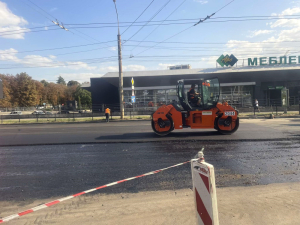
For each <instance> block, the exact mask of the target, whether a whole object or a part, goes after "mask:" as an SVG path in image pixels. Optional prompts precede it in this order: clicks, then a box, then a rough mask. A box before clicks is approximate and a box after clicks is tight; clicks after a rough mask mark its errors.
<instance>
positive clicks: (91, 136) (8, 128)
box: [0, 118, 300, 146]
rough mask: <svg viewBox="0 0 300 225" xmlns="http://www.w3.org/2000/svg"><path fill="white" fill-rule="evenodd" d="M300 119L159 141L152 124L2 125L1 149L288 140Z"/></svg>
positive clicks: (183, 133)
mask: <svg viewBox="0 0 300 225" xmlns="http://www.w3.org/2000/svg"><path fill="white" fill-rule="evenodd" d="M299 128H300V119H299V118H296V119H274V120H270V119H269V120H250V119H246V120H241V123H240V128H239V129H238V131H237V132H236V133H234V134H232V135H220V134H219V133H218V132H217V131H215V130H191V129H183V130H175V131H174V132H172V133H171V134H169V135H168V136H167V137H159V136H157V135H156V134H154V132H153V131H152V129H151V126H150V121H130V122H110V123H105V122H99V123H77V124H76V123H75V124H33V125H1V126H0V146H8V145H35V144H69V143H82V144H83V143H101V142H102V143H110V142H112V143H115V142H153V141H163V142H164V141H171V140H240V141H241V140H274V139H277V140H279V139H280V140H284V139H290V138H299V137H300V129H299Z"/></svg>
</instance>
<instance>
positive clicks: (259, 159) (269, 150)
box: [0, 139, 300, 201]
mask: <svg viewBox="0 0 300 225" xmlns="http://www.w3.org/2000/svg"><path fill="white" fill-rule="evenodd" d="M202 146H204V147H205V152H204V153H205V159H206V161H207V162H208V163H211V164H213V165H214V166H215V168H216V184H217V186H218V187H228V186H249V185H264V184H270V183H281V182H299V181H300V151H299V149H300V141H299V140H297V139H293V140H284V141H278V140H276V139H274V140H272V141H264V140H261V141H236V140H229V141H218V142H215V141H208V140H193V141H190V140H188V141H186V140H178V141H176V140H174V141H160V142H144V143H93V144H70V145H68V144H66V145H39V146H11V147H0V201H30V200H34V199H44V198H55V197H60V196H68V195H71V194H75V193H78V192H81V191H84V190H88V189H91V188H95V187H98V186H101V185H104V184H108V183H111V182H114V181H117V180H121V179H124V178H128V177H132V176H136V175H140V174H143V173H147V172H150V171H153V170H157V169H161V168H164V167H167V166H171V165H174V164H177V163H180V162H184V161H187V160H190V159H191V158H193V157H194V156H195V155H196V154H197V152H198V151H199V150H200V149H201V147H202ZM191 182H192V179H191V172H190V165H189V164H186V165H183V166H180V167H177V168H172V169H169V170H166V171H163V172H161V173H158V174H155V175H151V176H147V177H142V178H139V179H136V180H132V181H128V182H124V183H121V184H118V185H115V186H112V187H108V188H105V189H102V190H99V191H98V192H97V193H121V192H131V193H135V192H140V191H155V190H166V189H168V190H173V189H174V190H176V189H180V188H191V187H192V183H191Z"/></svg>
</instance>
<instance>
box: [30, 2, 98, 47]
mask: <svg viewBox="0 0 300 225" xmlns="http://www.w3.org/2000/svg"><path fill="white" fill-rule="evenodd" d="M27 1H29V2H30V3H31V4H33V5H34V6H36V7H37V8H38V9H40V10H41V11H42V12H43V13H41V12H40V11H38V10H36V9H35V8H33V7H31V6H29V5H28V4H26V3H25V2H24V3H25V4H26V5H28V6H29V7H30V8H32V9H34V10H35V11H37V12H39V13H40V14H41V15H43V16H44V17H46V18H47V19H48V20H50V21H51V22H52V23H54V24H55V25H57V26H59V27H60V28H61V29H63V30H66V31H70V30H69V29H67V28H66V27H65V26H64V25H63V23H62V22H59V21H58V20H57V18H56V17H54V16H52V15H51V14H50V13H48V12H47V11H45V10H44V9H43V8H41V7H40V6H38V5H37V4H35V3H34V2H32V1H31V0H27ZM45 14H47V16H46V15H45ZM48 16H50V17H52V18H54V19H50V18H49V17H48ZM74 30H76V31H77V32H79V33H81V34H83V35H85V36H88V37H89V38H92V37H90V36H89V35H86V34H84V33H83V32H81V31H78V30H77V29H76V28H74ZM70 32H71V33H72V34H74V35H77V36H79V37H81V38H83V39H85V40H87V41H90V40H88V39H87V38H85V37H83V36H81V35H78V34H75V33H73V32H72V31H70ZM92 39H93V38H92Z"/></svg>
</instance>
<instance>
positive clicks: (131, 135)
mask: <svg viewBox="0 0 300 225" xmlns="http://www.w3.org/2000/svg"><path fill="white" fill-rule="evenodd" d="M216 135H220V134H219V133H218V132H217V131H205V132H174V133H170V134H169V135H167V136H164V137H161V136H158V135H157V134H155V133H153V132H145V133H128V134H117V135H103V136H100V137H97V138H95V139H96V140H107V139H109V140H114V139H116V140H117V139H126V140H135V139H153V138H188V137H207V136H216Z"/></svg>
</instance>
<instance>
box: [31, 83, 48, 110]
mask: <svg viewBox="0 0 300 225" xmlns="http://www.w3.org/2000/svg"><path fill="white" fill-rule="evenodd" d="M34 83H35V88H36V105H42V104H43V103H44V102H45V101H46V100H47V94H46V92H45V86H44V85H43V83H42V82H39V81H37V80H35V81H34Z"/></svg>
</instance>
